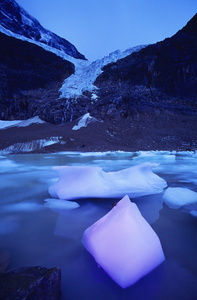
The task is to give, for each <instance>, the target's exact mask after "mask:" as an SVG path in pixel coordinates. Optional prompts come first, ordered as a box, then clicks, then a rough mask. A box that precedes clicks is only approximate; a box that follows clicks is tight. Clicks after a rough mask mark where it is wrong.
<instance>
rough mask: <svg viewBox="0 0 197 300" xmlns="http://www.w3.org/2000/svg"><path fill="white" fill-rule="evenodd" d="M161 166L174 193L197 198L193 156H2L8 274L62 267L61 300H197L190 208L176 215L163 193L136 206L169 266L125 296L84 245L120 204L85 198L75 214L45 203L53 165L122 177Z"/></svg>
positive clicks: (0, 241) (1, 217) (1, 223)
mask: <svg viewBox="0 0 197 300" xmlns="http://www.w3.org/2000/svg"><path fill="white" fill-rule="evenodd" d="M143 162H154V163H155V162H156V163H158V164H159V165H158V166H157V167H155V168H154V172H155V173H156V174H158V175H159V176H160V177H162V178H163V179H165V180H166V181H167V184H168V186H169V187H186V188H188V189H191V190H193V191H195V192H197V154H196V153H191V152H184V153H183V152H182V153H176V152H136V153H131V152H130V153H127V152H107V153H80V152H78V153H77V152H75V153H74V152H70V153H69V152H65V153H55V154H18V155H5V156H0V250H4V251H7V252H9V254H10V263H9V266H8V270H10V269H13V268H18V267H23V266H43V267H48V268H50V267H54V266H58V267H60V268H61V270H62V286H61V291H62V297H61V299H72V300H73V299H74V300H75V299H76V300H78V299H79V300H82V299H83V300H84V299H85V300H89V299H94V300H103V299H104V300H105V299H106V300H117V299H124V300H127V299H134V300H138V299H140V300H141V299H142V300H143V299H147V300H154V299H155V300H156V299H165V300H166V299H168V300H169V299H170V300H171V299H173V300H176V299H179V300H182V299H183V300H186V299H187V300H195V299H197V218H196V217H194V216H192V215H191V214H190V211H191V210H197V207H196V205H195V204H193V206H192V207H183V208H181V209H171V208H169V207H168V206H166V204H165V203H163V200H162V194H157V195H149V196H144V197H140V198H136V199H131V201H133V202H135V203H136V204H137V206H138V208H139V209H140V211H141V213H142V215H143V216H144V218H145V219H146V220H147V221H148V222H149V224H151V226H152V228H153V229H154V230H155V232H156V233H157V235H158V236H159V238H160V241H161V244H162V247H163V251H164V254H165V257H166V260H165V262H164V263H163V264H161V265H160V266H159V267H158V268H157V269H155V270H154V271H153V272H151V273H150V274H148V275H147V276H145V277H144V278H142V279H141V280H140V281H138V282H137V283H136V284H135V285H133V286H131V287H129V288H127V289H125V290H124V289H122V288H120V287H119V286H118V285H117V284H116V283H114V282H113V281H112V280H111V278H110V277H109V276H108V275H107V274H106V273H105V272H104V271H103V270H102V269H101V268H98V267H97V265H96V263H95V261H94V259H93V258H92V257H91V255H90V254H89V253H88V252H87V251H86V250H85V248H84V247H83V245H82V243H81V238H82V235H83V232H84V230H85V229H86V228H87V227H89V226H90V225H92V224H93V223H94V222H95V221H97V220H98V219H99V218H101V217H102V216H104V215H105V214H106V213H108V212H109V210H110V209H111V208H112V206H113V204H114V202H117V201H119V200H120V199H83V200H79V201H77V202H78V203H79V205H80V207H78V208H76V209H73V210H64V209H61V208H55V207H54V208H53V209H52V210H51V209H50V208H49V207H48V206H47V204H46V202H45V201H44V200H45V199H47V198H50V195H49V193H48V188H49V187H50V186H51V185H52V184H53V183H54V182H55V180H56V177H57V175H56V173H55V171H53V170H52V167H53V166H64V165H70V166H71V165H86V166H87V165H91V166H100V167H102V168H103V170H104V171H106V172H108V171H117V170H121V169H124V168H128V167H131V166H134V165H138V164H140V163H143Z"/></svg>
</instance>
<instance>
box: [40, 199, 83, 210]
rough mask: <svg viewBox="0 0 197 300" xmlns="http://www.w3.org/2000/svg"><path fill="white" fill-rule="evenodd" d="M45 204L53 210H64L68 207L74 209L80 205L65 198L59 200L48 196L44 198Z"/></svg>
mask: <svg viewBox="0 0 197 300" xmlns="http://www.w3.org/2000/svg"><path fill="white" fill-rule="evenodd" d="M45 202H46V203H45V204H46V206H48V207H49V208H50V209H51V210H53V211H59V210H61V211H64V210H68V209H74V208H77V207H79V206H80V205H79V204H78V203H77V202H74V201H67V200H60V199H53V198H48V199H45Z"/></svg>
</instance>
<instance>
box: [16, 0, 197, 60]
mask: <svg viewBox="0 0 197 300" xmlns="http://www.w3.org/2000/svg"><path fill="white" fill-rule="evenodd" d="M16 2H17V3H18V4H19V5H21V6H22V7H23V8H24V9H25V10H26V11H27V12H28V13H29V14H30V15H32V16H33V17H35V18H36V19H37V20H38V21H39V22H40V23H41V25H42V26H43V27H45V28H46V29H49V30H51V31H52V32H54V33H56V34H57V35H59V36H61V37H63V38H65V39H67V40H68V41H69V42H71V43H72V44H73V45H74V46H75V47H76V48H77V50H78V51H79V52H80V53H82V54H84V55H85V57H86V58H87V59H89V60H90V61H92V60H96V59H98V58H102V57H104V56H106V55H108V54H109V53H111V52H113V51H115V50H117V49H119V50H121V51H124V50H126V49H127V48H130V47H134V46H138V45H144V44H152V43H156V42H158V41H161V40H163V39H165V38H167V37H171V36H172V35H174V34H175V33H176V32H177V31H178V30H180V29H181V28H182V27H183V26H185V25H186V23H187V22H188V21H189V20H190V19H191V18H192V17H193V16H194V15H195V14H196V13H197V0H33V1H32V0H16Z"/></svg>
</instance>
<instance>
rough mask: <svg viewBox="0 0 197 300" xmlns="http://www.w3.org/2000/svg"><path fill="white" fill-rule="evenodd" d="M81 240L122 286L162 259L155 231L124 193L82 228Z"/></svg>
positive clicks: (133, 280)
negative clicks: (117, 200)
mask: <svg viewBox="0 0 197 300" xmlns="http://www.w3.org/2000/svg"><path fill="white" fill-rule="evenodd" d="M82 243H83V245H84V247H85V248H86V249H87V251H88V252H89V253H90V254H91V255H92V256H93V257H94V259H95V261H96V262H97V264H98V265H99V266H101V267H102V268H103V269H104V271H105V272H106V273H107V274H108V275H109V276H110V277H111V278H112V279H113V280H114V281H115V282H116V283H117V284H118V285H120V286H121V287H122V288H127V287H129V286H130V285H132V284H134V283H135V282H137V281H138V280H139V279H140V278H142V277H143V276H145V275H146V274H148V273H149V272H151V271H152V270H153V269H154V268H156V267H157V266H158V265H159V264H161V263H162V262H163V261H164V260H165V256H164V253H163V250H162V246H161V243H160V240H159V238H158V236H157V234H156V233H155V232H154V230H153V229H152V228H151V226H150V225H149V224H148V223H147V221H146V220H145V219H144V218H143V217H142V215H141V213H140V211H139V210H138V208H137V206H136V204H134V203H132V202H131V201H130V199H129V197H128V196H127V195H126V196H125V197H124V198H123V199H122V200H121V201H119V202H118V204H117V205H116V206H115V207H113V209H112V210H111V211H110V212H109V213H107V214H106V215H105V216H104V217H102V218H101V219H99V220H98V221H97V222H96V223H94V224H93V225H91V226H90V227H89V228H87V229H86V230H85V232H84V234H83V237H82Z"/></svg>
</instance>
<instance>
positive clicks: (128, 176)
mask: <svg viewBox="0 0 197 300" xmlns="http://www.w3.org/2000/svg"><path fill="white" fill-rule="evenodd" d="M155 166H157V164H151V163H143V164H140V165H138V166H134V167H130V168H127V169H123V170H120V171H116V172H104V171H103V170H102V169H101V168H100V167H91V166H65V167H55V168H54V170H56V171H57V173H58V175H59V180H58V182H56V183H55V184H53V185H52V186H51V187H50V188H49V193H50V195H51V197H53V198H59V199H67V200H68V199H79V198H113V197H118V198H121V197H123V196H124V195H125V194H128V195H129V196H131V197H140V196H144V195H150V194H157V193H161V192H163V188H164V187H166V182H165V180H164V179H162V178H160V177H159V176H158V175H156V174H154V173H153V172H152V168H153V167H155Z"/></svg>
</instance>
